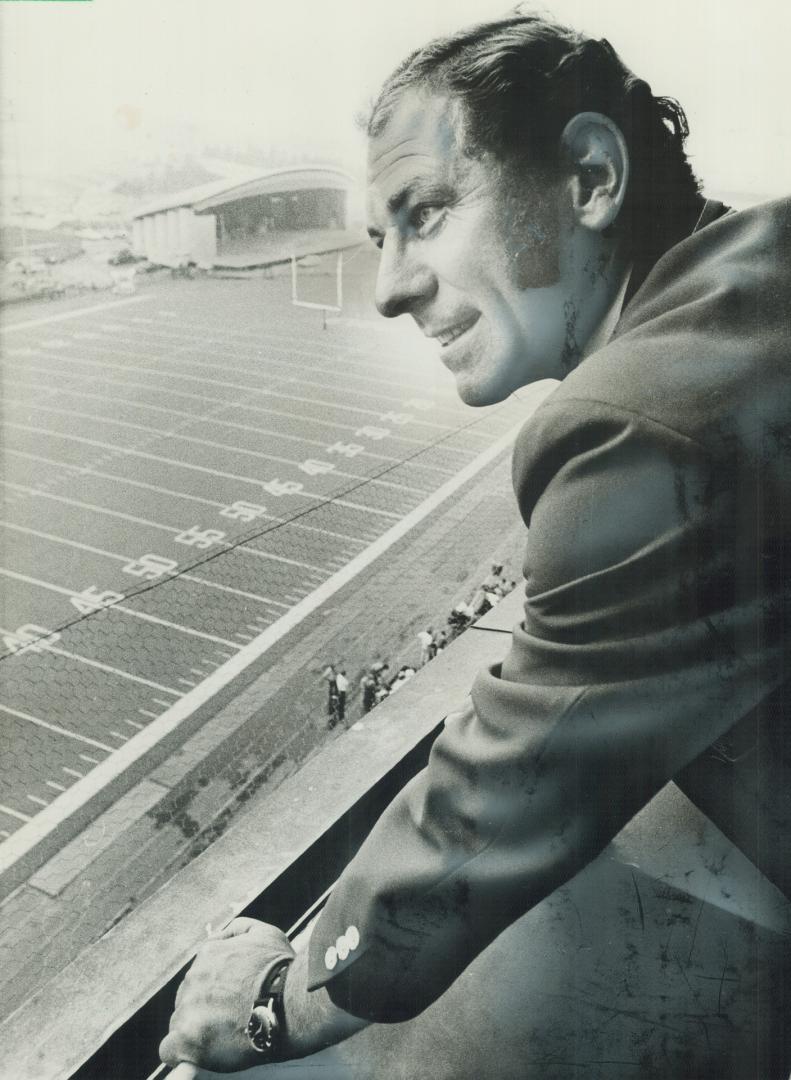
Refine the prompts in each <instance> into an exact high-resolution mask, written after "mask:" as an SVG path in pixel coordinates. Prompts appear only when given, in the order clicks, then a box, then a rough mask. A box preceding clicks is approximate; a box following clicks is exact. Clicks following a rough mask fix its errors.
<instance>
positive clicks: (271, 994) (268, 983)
mask: <svg viewBox="0 0 791 1080" xmlns="http://www.w3.org/2000/svg"><path fill="white" fill-rule="evenodd" d="M291 962H292V961H291V959H288V960H278V961H276V962H275V964H274V965H273V966H272V967H271V968H270V969H269V971H267V972H266V974H265V975H264V977H263V979H262V981H261V989H260V990H259V992H258V997H257V998H256V999H255V1001H254V1002H253V1011H252V1012H251V1013H250V1019H249V1020H248V1021H247V1038H248V1039H249V1040H250V1045H251V1046H252V1047H253V1049H254V1050H257V1051H258V1053H259V1054H262V1055H266V1056H265V1058H264V1060H265V1061H276V1060H277V1058H278V1053H279V1051H280V1047H281V1044H282V1041H283V1034H284V1032H285V1028H286V1016H285V1009H284V1007H283V990H284V988H285V985H286V974H287V973H288V969H289V966H290V964H291Z"/></svg>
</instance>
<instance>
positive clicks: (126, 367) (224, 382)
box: [34, 350, 458, 431]
mask: <svg viewBox="0 0 791 1080" xmlns="http://www.w3.org/2000/svg"><path fill="white" fill-rule="evenodd" d="M39 351H40V352H41V351H42V350H39ZM34 359H35V358H34ZM75 364H86V365H88V366H89V367H94V368H100V369H101V370H102V371H131V372H137V373H138V374H140V375H155V376H158V377H159V378H167V379H185V380H186V381H187V382H198V383H208V384H209V386H224V387H226V388H228V389H231V390H241V391H242V392H243V393H245V394H264V395H265V396H266V397H274V398H282V399H284V400H285V401H299V402H301V403H303V404H308V405H317V406H319V407H321V408H326V409H342V410H343V411H344V412H355V413H363V414H364V415H366V416H375V417H377V418H379V419H381V417H382V415H383V410H382V409H363V408H360V407H359V406H357V405H342V404H340V403H339V402H337V401H324V400H323V399H321V398H306V397H298V396H297V395H296V394H283V393H280V392H279V391H276V390H269V389H268V388H267V387H260V386H249V385H248V384H247V383H235V382H231V381H230V380H228V379H207V378H205V377H204V376H202V375H190V374H184V373H183V372H181V371H167V370H164V369H162V368H146V367H140V365H139V364H113V363H111V362H110V361H103V360H90V359H88V358H86V357H74V358H73V359H70V360H69V366H70V367H71V366H73V365H75ZM225 370H227V368H226V369H225ZM281 382H294V383H296V384H297V385H302V380H301V379H298V378H296V377H294V378H293V379H282V380H281ZM150 389H152V390H153V389H155V387H153V386H152V387H150ZM330 389H331V388H330ZM349 393H350V394H353V393H354V391H353V389H351V388H350V390H349ZM357 396H361V397H372V396H373V395H371V394H365V393H363V392H362V391H361V392H360V394H359V395H357ZM384 411H390V410H389V409H387V406H386V405H385V406H384ZM302 419H306V420H309V419H310V417H303V418H302ZM431 426H432V427H437V428H440V429H441V430H444V431H457V430H458V429H457V428H456V426H455V425H453V424H432V425H431Z"/></svg>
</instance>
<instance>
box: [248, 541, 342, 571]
mask: <svg viewBox="0 0 791 1080" xmlns="http://www.w3.org/2000/svg"><path fill="white" fill-rule="evenodd" d="M233 550H234V551H238V552H239V553H240V554H244V555H257V556H258V557H259V558H261V559H271V560H272V561H273V562H279V563H285V565H286V566H297V567H299V569H300V570H308V571H310V572H311V573H313V574H316V575H318V576H319V577H325V576H326V574H327V567H326V566H314V565H313V564H312V563H306V562H299V560H298V559H287V558H286V557H285V555H272V554H270V552H268V551H261V550H260V548H254V547H250V545H249V544H239V545H237V546H235V547H234V548H233Z"/></svg>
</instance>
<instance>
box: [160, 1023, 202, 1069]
mask: <svg viewBox="0 0 791 1080" xmlns="http://www.w3.org/2000/svg"><path fill="white" fill-rule="evenodd" d="M159 1059H160V1061H164V1062H165V1064H166V1065H170V1066H175V1065H178V1064H179V1063H181V1062H184V1063H185V1064H187V1065H195V1062H194V1061H193V1060H192V1057H191V1056H190V1053H189V1050H188V1049H187V1048H186V1046H185V1045H184V1043H183V1041H182V1039H180V1038H179V1036H178V1035H175V1034H174V1033H173V1032H172V1031H169V1032H168V1033H167V1035H166V1036H165V1038H164V1039H163V1040H162V1042H161V1043H160V1044H159Z"/></svg>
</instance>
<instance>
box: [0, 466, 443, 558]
mask: <svg viewBox="0 0 791 1080" xmlns="http://www.w3.org/2000/svg"><path fill="white" fill-rule="evenodd" d="M5 453H6V454H15V455H16V456H17V457H23V458H28V459H29V460H31V461H40V462H42V464H44V465H53V466H55V467H57V468H61V469H68V470H71V472H73V473H77V474H79V475H85V476H96V477H98V478H99V479H100V480H113V481H115V482H116V483H118V484H129V485H131V486H132V487H139V488H143V489H144V490H145V491H153V492H155V493H156V494H158V495H169V496H172V497H173V498H176V499H187V500H189V501H190V502H196V503H200V504H202V505H204V506H211V507H214V508H219V509H221V510H224V509H225V508H226V506H227V504H226V503H221V502H218V501H217V500H216V499H206V498H204V497H203V496H202V495H191V494H190V493H189V492H187V491H174V490H173V488H166V487H161V486H160V485H158V484H148V483H146V482H145V481H144V480H132V479H131V478H130V477H128V476H121V475H119V474H118V473H108V472H104V471H102V470H101V469H94V468H92V467H91V466H84V465H73V464H71V463H70V462H67V461H57V460H56V459H55V458H48V457H42V456H41V454H30V453H28V452H27V451H26V450H11V449H6V450H5ZM442 471H443V472H445V471H446V470H445V469H443V470H442ZM447 471H448V472H449V473H450V470H447ZM451 475H452V474H451ZM31 491H35V493H36V494H37V495H43V494H45V493H44V492H42V491H41V490H40V489H39V488H32V489H31ZM261 520H262V521H273V522H275V523H277V524H279V525H288V526H289V527H290V528H292V529H304V530H306V531H307V532H315V533H321V534H322V535H323V536H333V537H335V538H336V539H338V540H347V541H350V542H351V543H353V544H366V543H368V541H367V540H364V539H362V538H361V537H359V536H349V535H348V533H339V532H333V531H332V529H321V528H319V526H318V525H306V524H305V523H304V522H302V521H293V520H290V519H289V518H282V517H277V516H276V515H275V514H262V515H261Z"/></svg>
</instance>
